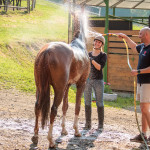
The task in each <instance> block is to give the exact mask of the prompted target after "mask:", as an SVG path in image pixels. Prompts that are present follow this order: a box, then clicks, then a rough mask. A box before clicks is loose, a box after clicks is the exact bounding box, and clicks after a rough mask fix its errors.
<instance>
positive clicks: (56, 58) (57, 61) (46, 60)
mask: <svg viewBox="0 0 150 150" xmlns="http://www.w3.org/2000/svg"><path fill="white" fill-rule="evenodd" d="M73 57H74V54H73V51H72V49H71V47H70V46H69V45H68V44H66V43H63V42H51V43H49V44H46V45H45V46H44V47H43V48H42V49H41V50H40V51H39V53H38V55H37V58H36V61H35V72H38V70H40V69H41V67H42V66H43V67H44V68H45V69H46V72H45V73H47V74H49V75H50V84H52V85H54V84H57V85H58V83H59V85H60V84H62V86H63V84H66V83H67V81H68V79H69V74H70V66H71V63H72V59H73ZM42 63H43V65H41V64H42ZM40 66H41V67H40ZM39 67H40V69H39ZM43 73H44V72H43ZM60 81H61V82H60ZM60 86H61V85H60Z"/></svg>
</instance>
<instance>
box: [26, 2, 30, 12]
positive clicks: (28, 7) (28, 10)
mask: <svg viewBox="0 0 150 150" xmlns="http://www.w3.org/2000/svg"><path fill="white" fill-rule="evenodd" d="M27 12H28V13H30V0H27Z"/></svg>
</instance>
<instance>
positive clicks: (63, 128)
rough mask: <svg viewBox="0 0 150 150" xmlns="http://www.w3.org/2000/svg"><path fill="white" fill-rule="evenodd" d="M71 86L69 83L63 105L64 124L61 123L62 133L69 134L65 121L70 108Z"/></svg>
mask: <svg viewBox="0 0 150 150" xmlns="http://www.w3.org/2000/svg"><path fill="white" fill-rule="evenodd" d="M69 87H70V85H68V86H67V87H66V89H65V95H64V98H63V106H62V111H63V116H62V124H61V126H62V131H61V135H67V134H68V132H67V130H66V127H65V121H66V113H67V110H68V90H69Z"/></svg>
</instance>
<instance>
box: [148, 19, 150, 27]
mask: <svg viewBox="0 0 150 150" xmlns="http://www.w3.org/2000/svg"><path fill="white" fill-rule="evenodd" d="M148 20H149V28H150V16H149V18H148Z"/></svg>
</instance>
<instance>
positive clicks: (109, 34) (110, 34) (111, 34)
mask: <svg viewBox="0 0 150 150" xmlns="http://www.w3.org/2000/svg"><path fill="white" fill-rule="evenodd" d="M102 35H103V36H105V35H108V36H118V35H117V34H114V33H107V34H102ZM122 40H123V42H124V44H125V47H126V52H127V63H128V66H129V68H130V70H131V71H132V67H131V65H130V61H129V50H128V45H127V43H126V40H125V39H124V38H123V39H122ZM134 111H135V118H136V123H137V126H138V130H139V132H140V135H141V137H142V139H143V141H144V144H145V146H146V149H147V150H149V147H148V145H147V142H146V140H145V139H144V137H143V134H142V132H141V130H140V126H139V122H138V116H137V110H136V77H135V76H134Z"/></svg>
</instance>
